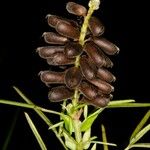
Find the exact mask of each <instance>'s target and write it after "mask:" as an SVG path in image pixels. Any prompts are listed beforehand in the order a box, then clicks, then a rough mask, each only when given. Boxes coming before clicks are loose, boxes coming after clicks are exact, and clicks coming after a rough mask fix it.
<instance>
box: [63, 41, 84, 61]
mask: <svg viewBox="0 0 150 150" xmlns="http://www.w3.org/2000/svg"><path fill="white" fill-rule="evenodd" d="M64 53H65V55H66V56H67V57H68V58H74V57H76V56H77V55H79V54H81V53H82V46H81V45H80V44H79V43H76V42H69V43H67V44H66V45H65V49H64Z"/></svg>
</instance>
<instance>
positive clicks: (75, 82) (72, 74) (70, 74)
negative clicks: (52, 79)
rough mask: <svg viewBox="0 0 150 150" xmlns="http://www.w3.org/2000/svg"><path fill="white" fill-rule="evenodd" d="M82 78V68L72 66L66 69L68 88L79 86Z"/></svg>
mask: <svg viewBox="0 0 150 150" xmlns="http://www.w3.org/2000/svg"><path fill="white" fill-rule="evenodd" d="M81 80H82V74H81V71H80V68H76V67H72V68H69V69H68V70H67V71H66V74H65V84H66V86H67V87H68V88H70V89H74V88H76V87H78V86H79V84H80V82H81Z"/></svg>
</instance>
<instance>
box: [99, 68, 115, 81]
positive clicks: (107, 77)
mask: <svg viewBox="0 0 150 150" xmlns="http://www.w3.org/2000/svg"><path fill="white" fill-rule="evenodd" d="M97 77H99V78H100V79H101V80H104V81H106V82H114V81H115V80H116V77H115V76H114V75H113V74H112V73H111V72H109V71H108V70H107V69H105V68H98V70H97Z"/></svg>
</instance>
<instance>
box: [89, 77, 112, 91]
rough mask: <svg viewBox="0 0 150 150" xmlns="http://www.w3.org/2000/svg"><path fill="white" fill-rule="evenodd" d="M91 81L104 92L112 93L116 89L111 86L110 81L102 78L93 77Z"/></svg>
mask: <svg viewBox="0 0 150 150" xmlns="http://www.w3.org/2000/svg"><path fill="white" fill-rule="evenodd" d="M90 83H92V84H94V85H95V86H97V87H98V88H99V90H100V91H102V92H103V93H104V94H110V93H111V92H113V91H114V87H113V86H111V85H110V84H109V83H107V82H105V81H103V80H101V79H92V80H90Z"/></svg>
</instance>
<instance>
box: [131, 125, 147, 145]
mask: <svg viewBox="0 0 150 150" xmlns="http://www.w3.org/2000/svg"><path fill="white" fill-rule="evenodd" d="M149 130H150V124H148V125H147V126H146V127H145V128H143V129H142V130H141V131H140V132H139V133H137V134H136V136H135V137H134V138H133V139H132V140H131V141H130V145H133V144H134V143H136V142H137V141H138V140H139V139H141V138H142V137H143V136H144V135H145V134H146V133H147V132H148V131H149Z"/></svg>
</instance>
